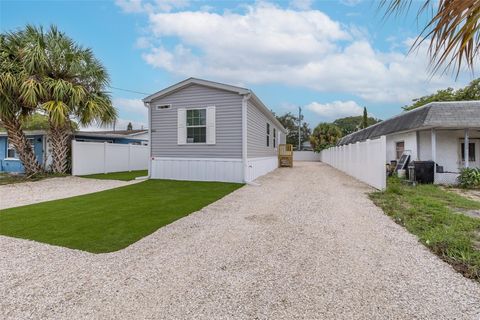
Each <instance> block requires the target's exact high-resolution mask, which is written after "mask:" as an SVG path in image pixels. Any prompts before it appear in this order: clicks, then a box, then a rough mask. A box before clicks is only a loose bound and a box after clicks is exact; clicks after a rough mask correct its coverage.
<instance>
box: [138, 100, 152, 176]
mask: <svg viewBox="0 0 480 320" xmlns="http://www.w3.org/2000/svg"><path fill="white" fill-rule="evenodd" d="M143 104H144V105H145V107H147V108H148V150H149V154H148V173H147V176H146V177H140V178H142V179H145V178H146V179H150V177H151V176H152V108H150V102H145V101H144V102H143Z"/></svg>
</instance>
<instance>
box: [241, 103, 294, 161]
mask: <svg viewBox="0 0 480 320" xmlns="http://www.w3.org/2000/svg"><path fill="white" fill-rule="evenodd" d="M267 123H269V124H270V143H269V146H268V147H267ZM273 128H275V130H276V131H277V144H276V146H275V148H273ZM278 132H280V130H279V128H278V127H277V126H275V125H274V124H273V123H272V121H271V120H269V119H268V117H267V116H266V115H265V114H264V113H263V112H262V111H260V109H259V108H257V107H256V106H255V105H254V104H253V103H252V102H251V101H250V100H249V101H248V108H247V157H248V158H261V157H273V156H276V155H277V151H278V144H279V141H278ZM284 136H285V134H284V133H283V132H282V133H281V137H280V138H281V140H284V139H285V137H284Z"/></svg>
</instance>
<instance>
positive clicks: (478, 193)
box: [444, 188, 480, 202]
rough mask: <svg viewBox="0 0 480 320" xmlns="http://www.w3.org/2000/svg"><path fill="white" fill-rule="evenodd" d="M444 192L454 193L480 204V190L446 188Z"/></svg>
mask: <svg viewBox="0 0 480 320" xmlns="http://www.w3.org/2000/svg"><path fill="white" fill-rule="evenodd" d="M444 190H446V191H450V192H454V193H456V194H458V195H460V196H462V197H465V198H467V199H470V200H474V201H478V202H480V190H478V189H460V188H444Z"/></svg>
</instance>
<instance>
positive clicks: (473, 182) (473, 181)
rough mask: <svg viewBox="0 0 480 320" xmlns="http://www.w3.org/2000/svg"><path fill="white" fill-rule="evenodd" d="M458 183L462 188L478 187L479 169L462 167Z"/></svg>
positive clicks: (479, 181) (479, 185)
mask: <svg viewBox="0 0 480 320" xmlns="http://www.w3.org/2000/svg"><path fill="white" fill-rule="evenodd" d="M458 183H459V184H460V186H461V187H463V188H475V187H480V169H479V168H463V169H462V170H461V171H460V176H459V177H458Z"/></svg>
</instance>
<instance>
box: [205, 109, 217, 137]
mask: <svg viewBox="0 0 480 320" xmlns="http://www.w3.org/2000/svg"><path fill="white" fill-rule="evenodd" d="M215 135H216V132H215V106H210V107H207V144H215Z"/></svg>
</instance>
